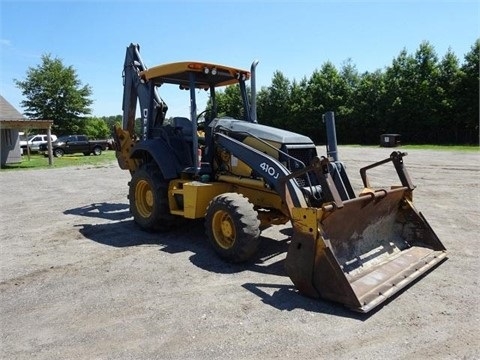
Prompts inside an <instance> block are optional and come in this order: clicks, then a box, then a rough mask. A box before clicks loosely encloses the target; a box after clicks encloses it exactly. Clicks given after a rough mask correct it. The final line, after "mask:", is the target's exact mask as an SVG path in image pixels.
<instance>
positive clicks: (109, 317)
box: [0, 147, 480, 359]
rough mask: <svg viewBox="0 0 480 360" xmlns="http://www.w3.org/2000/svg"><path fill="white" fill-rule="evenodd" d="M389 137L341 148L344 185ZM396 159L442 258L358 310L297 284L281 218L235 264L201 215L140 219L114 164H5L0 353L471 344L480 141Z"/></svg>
mask: <svg viewBox="0 0 480 360" xmlns="http://www.w3.org/2000/svg"><path fill="white" fill-rule="evenodd" d="M390 151H391V150H388V149H382V148H377V149H375V148H354V147H340V156H341V159H342V160H343V161H344V162H345V163H346V165H347V167H348V168H347V169H348V172H349V175H350V178H351V180H352V182H353V183H354V187H356V188H357V189H359V186H360V181H359V180H360V179H359V176H358V168H359V167H360V166H364V165H367V164H369V163H371V162H374V161H377V160H381V159H383V158H385V157H387V156H388V154H389V153H390ZM321 153H323V148H322V149H321ZM405 163H406V164H407V167H408V169H409V171H410V175H411V177H412V180H413V182H414V183H415V185H417V186H418V188H417V189H416V190H415V191H414V196H415V204H416V206H417V208H418V209H419V210H420V211H422V212H423V213H424V215H425V217H426V218H427V219H428V220H429V222H430V224H431V225H432V227H433V228H434V229H435V231H436V233H437V235H438V236H439V237H440V239H441V240H442V242H443V243H444V245H445V246H446V247H447V249H448V251H449V259H448V260H447V261H446V262H444V263H442V264H441V265H440V266H439V267H437V268H436V269H435V270H434V271H432V272H431V273H429V274H428V275H426V276H425V277H424V278H422V279H421V280H420V281H418V282H416V283H415V284H413V286H411V287H409V288H407V289H406V290H405V291H403V292H401V293H400V295H399V296H396V297H394V298H393V299H392V300H391V301H389V302H387V303H385V304H384V306H381V307H380V308H379V309H378V310H376V311H374V312H371V313H369V314H366V315H364V314H358V313H354V312H351V311H349V310H347V309H345V308H343V307H342V306H341V305H337V304H334V303H330V302H325V301H315V300H312V299H309V298H305V297H303V296H301V295H299V294H297V293H296V292H295V290H294V288H293V285H292V283H291V282H290V279H289V278H288V277H287V276H286V275H285V272H284V268H283V260H284V258H285V254H286V253H285V252H286V249H287V242H288V239H289V238H288V234H289V229H290V228H289V227H288V226H283V227H280V226H279V227H274V228H270V229H268V230H266V231H265V232H264V233H263V237H264V241H263V245H262V248H261V251H260V254H259V255H258V257H257V258H256V259H255V261H254V262H252V263H250V264H246V265H230V264H226V263H224V262H222V261H221V260H219V259H218V258H217V257H216V255H215V254H214V253H213V251H212V250H211V249H210V248H209V245H208V244H207V242H206V240H205V235H204V233H203V225H202V223H201V222H196V223H193V224H192V225H191V226H188V227H185V228H183V229H180V230H178V231H175V232H173V233H169V234H149V233H145V232H142V231H140V230H138V228H136V226H135V225H134V224H133V222H132V219H131V217H130V214H129V211H128V205H127V199H126V194H127V181H128V180H129V174H128V172H124V171H122V170H120V169H119V168H118V167H117V166H116V164H111V165H107V166H104V167H98V168H92V167H81V168H62V169H50V170H28V171H9V172H5V171H2V172H0V199H1V209H0V214H1V218H0V230H1V240H0V244H1V248H0V260H1V273H0V277H1V278H0V294H1V298H0V301H1V305H0V306H1V309H0V311H1V313H0V321H1V324H0V325H1V326H0V328H1V330H0V331H1V343H0V346H1V349H0V358H2V359H32V358H35V359H262V358H263V359H273V358H293V359H300V358H306V359H314V358H335V359H430V358H435V359H478V358H480V350H479V348H480V346H479V345H480V341H479V335H478V334H479V333H480V332H479V331H480V311H479V306H478V304H479V302H480V301H479V298H480V293H479V290H478V289H479V287H478V282H479V275H478V272H479V270H480V269H479V260H478V259H479V255H478V251H479V250H478V249H477V247H476V246H477V245H478V239H479V235H478V233H479V230H480V226H479V224H480V223H479V222H480V220H479V219H480V195H479V194H480V191H479V187H480V185H479V184H480V156H479V154H478V153H460V152H443V151H442V152H435V151H423V150H417V151H409V156H407V157H406V158H405ZM388 169H390V168H388ZM386 176H387V175H386V174H383V170H382V174H380V177H386ZM386 185H389V184H388V183H387V184H386Z"/></svg>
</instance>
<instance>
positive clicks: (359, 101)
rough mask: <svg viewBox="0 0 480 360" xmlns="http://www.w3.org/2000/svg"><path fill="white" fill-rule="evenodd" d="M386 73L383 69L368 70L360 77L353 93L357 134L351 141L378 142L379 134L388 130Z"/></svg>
mask: <svg viewBox="0 0 480 360" xmlns="http://www.w3.org/2000/svg"><path fill="white" fill-rule="evenodd" d="M385 93H386V90H385V74H384V73H383V72H382V71H381V70H377V71H375V72H373V73H369V72H366V73H364V74H362V75H361V76H360V78H359V83H358V86H357V89H356V91H355V94H353V95H352V96H353V102H354V104H355V106H354V107H353V115H352V117H353V119H355V121H354V124H353V126H354V127H355V133H356V136H352V137H351V138H350V139H348V140H349V141H348V142H351V143H360V144H378V139H379V135H381V134H382V133H385V132H388V129H387V127H386V125H385V122H384V120H385Z"/></svg>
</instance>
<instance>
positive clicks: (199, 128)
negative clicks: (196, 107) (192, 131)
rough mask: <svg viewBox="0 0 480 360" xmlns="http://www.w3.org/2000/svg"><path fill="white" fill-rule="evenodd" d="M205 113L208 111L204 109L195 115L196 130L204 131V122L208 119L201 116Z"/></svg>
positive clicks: (208, 110) (208, 111)
mask: <svg viewBox="0 0 480 360" xmlns="http://www.w3.org/2000/svg"><path fill="white" fill-rule="evenodd" d="M207 113H210V109H205V110H203V111H202V112H201V113H200V114H198V115H197V119H196V122H197V129H198V130H204V129H205V122H206V121H205V120H206V119H207V118H208V116H203V115H205V114H207ZM202 116H203V121H201V122H198V120H199V119H200V118H201V117H202Z"/></svg>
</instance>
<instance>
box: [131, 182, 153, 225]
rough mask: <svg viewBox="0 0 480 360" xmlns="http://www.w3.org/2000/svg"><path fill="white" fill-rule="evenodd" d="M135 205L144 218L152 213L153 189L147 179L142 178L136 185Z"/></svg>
mask: <svg viewBox="0 0 480 360" xmlns="http://www.w3.org/2000/svg"><path fill="white" fill-rule="evenodd" d="M135 206H136V207H137V210H138V213H139V214H140V216H142V217H143V218H148V217H150V215H152V210H153V191H152V188H151V186H150V184H149V183H148V181H146V180H140V181H139V182H138V183H137V186H136V187H135Z"/></svg>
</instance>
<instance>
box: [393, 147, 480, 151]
mask: <svg viewBox="0 0 480 360" xmlns="http://www.w3.org/2000/svg"><path fill="white" fill-rule="evenodd" d="M401 147H402V148H403V149H407V150H409V149H412V150H414V149H415V150H438V151H468V152H475V151H480V147H478V146H475V145H402V146H401Z"/></svg>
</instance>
